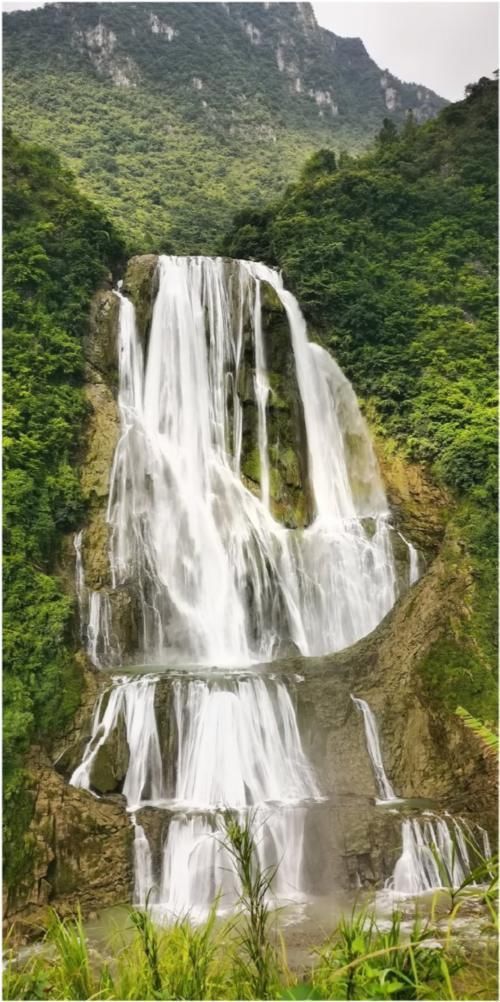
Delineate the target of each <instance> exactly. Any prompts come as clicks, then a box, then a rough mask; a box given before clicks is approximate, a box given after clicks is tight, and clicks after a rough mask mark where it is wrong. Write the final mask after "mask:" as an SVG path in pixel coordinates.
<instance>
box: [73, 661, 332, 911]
mask: <svg viewBox="0 0 500 1002" xmlns="http://www.w3.org/2000/svg"><path fill="white" fill-rule="evenodd" d="M157 685H158V681H157V678H156V677H151V676H145V677H142V678H139V679H137V678H134V679H131V680H130V679H128V680H127V679H126V678H121V679H117V680H116V682H115V685H114V686H113V688H112V689H110V690H107V691H106V692H105V693H103V694H102V696H101V697H100V700H99V701H98V703H97V705H96V709H95V712H94V717H93V721H92V734H91V737H90V740H89V741H88V743H87V746H86V749H85V751H84V754H83V759H82V762H81V764H80V765H79V766H78V768H77V769H76V770H75V772H74V773H73V775H72V777H71V783H72V784H73V785H74V786H78V787H80V788H83V789H88V790H92V778H93V769H94V768H95V766H96V763H97V756H98V754H99V750H100V749H101V748H102V747H103V746H104V745H105V744H106V742H107V741H108V740H109V739H110V738H111V737H112V736H113V734H114V733H116V731H117V729H118V728H119V727H120V726H123V728H124V730H125V737H126V743H127V746H128V749H129V758H128V767H127V770H126V774H125V777H124V781H123V794H124V796H125V797H126V799H127V805H128V809H129V810H130V811H131V812H133V818H134V824H135V843H134V854H135V874H136V878H135V898H136V900H137V902H138V903H143V902H144V901H145V900H146V897H147V895H148V893H149V892H150V891H152V895H151V899H150V900H151V902H152V904H155V905H157V906H159V911H161V912H163V913H165V914H167V915H179V914H182V915H183V914H187V913H189V914H190V915H191V916H192V917H202V916H203V915H204V914H206V913H207V911H208V909H209V908H210V905H211V904H212V902H213V900H214V898H215V894H216V892H217V890H218V889H220V888H221V887H222V889H223V890H224V889H225V892H226V895H228V894H229V903H234V900H235V896H236V893H237V891H236V884H235V879H234V876H232V877H231V880H230V881H229V884H228V881H227V880H226V877H225V872H226V870H228V869H229V871H231V869H232V868H231V865H230V863H231V860H230V856H229V854H228V852H227V850H225V849H224V848H223V847H222V846H221V845H220V842H219V841H218V839H217V838H216V837H215V834H214V832H216V830H217V813H218V812H221V811H224V810H226V809H231V810H232V811H235V812H236V813H237V815H238V817H239V818H240V820H242V821H244V819H245V817H246V816H247V815H248V814H249V813H251V814H252V817H253V818H254V822H255V827H256V829H257V831H258V833H259V834H258V838H257V849H258V854H259V858H260V861H261V864H262V866H263V867H267V866H271V865H274V864H276V863H277V862H279V863H280V867H279V871H278V874H277V880H276V884H275V891H276V893H277V894H278V895H279V896H280V897H286V898H287V899H300V897H301V861H302V844H303V838H304V816H305V811H304V808H305V805H306V804H307V802H308V801H311V800H317V799H319V797H320V792H319V789H318V785H317V782H316V779H315V776H314V774H313V771H312V769H311V767H310V765H309V763H308V761H307V759H306V757H305V755H304V752H303V750H302V744H301V740H300V735H299V732H298V727H297V721H296V718H295V711H294V707H293V703H292V700H291V698H290V694H289V692H288V690H287V688H286V686H285V684H284V683H283V682H281V681H277V680H272V681H269V680H267V681H264V679H262V678H254V677H248V678H239V679H237V680H232V679H231V678H226V679H223V678H221V679H218V680H217V681H214V680H210V681H205V680H201V679H190V678H187V679H176V680H175V681H174V682H173V685H172V689H173V704H172V710H171V714H170V717H171V719H170V720H169V727H168V731H169V737H170V738H171V736H172V734H173V735H174V738H175V740H174V743H173V746H174V747H176V748H177V755H176V767H175V771H174V779H173V780H172V779H170V777H169V776H168V775H167V773H166V770H165V769H164V768H163V761H164V759H165V752H166V750H167V746H168V747H170V748H171V747H172V742H171V740H170V741H169V740H168V738H167V740H166V745H165V738H164V739H163V742H162V737H161V734H160V729H159V726H158V717H157V710H156V709H155V697H156V692H157ZM148 806H153V807H156V808H158V807H161V808H163V809H167V810H168V811H170V812H172V815H173V817H172V820H171V821H170V827H169V834H168V838H167V840H166V842H165V845H164V847H163V854H162V862H161V867H160V873H159V874H157V876H156V879H155V877H154V874H153V866H152V859H151V852H150V849H149V845H148V840H147V836H146V834H145V831H144V828H143V827H142V826H141V825H140V824H139V823H138V822H137V820H136V818H135V814H136V812H137V811H139V810H140V809H141V808H143V807H148ZM203 888H205V890H203ZM222 906H223V907H227V906H228V899H227V897H226V900H224V899H223V900H222Z"/></svg>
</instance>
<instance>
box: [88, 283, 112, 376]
mask: <svg viewBox="0 0 500 1002" xmlns="http://www.w3.org/2000/svg"><path fill="white" fill-rule="evenodd" d="M119 312H120V303H119V299H118V297H117V296H116V295H115V293H114V292H112V291H111V290H100V291H99V292H97V293H96V295H95V296H94V297H93V299H92V302H91V305H90V318H89V329H88V334H87V335H86V336H85V338H84V341H83V350H84V355H85V359H86V361H87V363H88V366H89V367H90V378H91V379H92V371H93V370H95V371H96V372H97V373H98V374H99V375H101V376H102V377H103V379H104V380H105V381H106V382H107V383H108V384H109V385H110V386H113V387H115V386H117V384H118V317H119Z"/></svg>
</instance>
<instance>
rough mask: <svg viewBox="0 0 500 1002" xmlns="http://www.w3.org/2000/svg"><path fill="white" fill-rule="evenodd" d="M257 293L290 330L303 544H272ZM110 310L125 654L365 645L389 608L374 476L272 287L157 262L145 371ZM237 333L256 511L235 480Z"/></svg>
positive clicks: (193, 264) (224, 268) (383, 520)
mask: <svg viewBox="0 0 500 1002" xmlns="http://www.w3.org/2000/svg"><path fill="white" fill-rule="evenodd" d="M263 284H266V285H267V286H270V287H271V288H272V289H273V290H274V292H275V293H276V295H277V296H278V298H279V300H280V301H281V303H282V305H283V307H284V309H285V312H286V315H287V317H288V321H289V325H290V337H291V349H292V352H293V357H294V360H295V369H296V375H297V383H298V389H299V394H300V401H301V405H302V410H303V416H304V425H305V431H306V437H307V462H308V482H309V487H310V492H311V496H312V502H313V507H314V517H313V519H312V522H311V524H310V525H309V526H308V527H307V528H306V529H305V530H304V531H297V530H290V529H286V528H284V526H283V525H281V524H280V523H279V522H278V521H276V520H275V518H273V516H272V513H271V511H270V507H271V505H270V490H271V487H270V485H271V481H272V471H271V469H270V454H269V431H268V420H269V415H268V410H269V402H270V399H271V396H272V395H271V391H270V385H269V377H268V374H267V368H266V349H265V344H264V333H263V327H262V308H261V287H262V286H263ZM116 295H117V296H118V297H119V300H120V324H119V370H120V371H119V380H120V385H119V399H118V403H119V409H120V415H121V436H120V440H119V443H118V446H117V448H116V452H115V456H114V461H113V466H112V471H111V484H110V495H109V507H108V516H107V517H108V522H109V525H110V530H111V544H110V570H111V579H112V583H113V588H115V589H116V588H121V587H124V588H128V589H130V590H131V591H132V592H133V595H134V601H135V602H136V603H137V605H138V621H139V629H140V637H139V638H138V645H137V656H138V657H139V658H140V659H141V660H142V661H145V662H150V663H157V664H166V663H179V662H184V663H186V662H187V663H193V664H208V665H213V664H216V665H219V666H221V665H231V666H234V665H241V666H243V665H248V664H251V663H255V662H259V661H260V662H266V661H269V660H270V659H272V658H274V657H276V656H277V655H278V654H279V653H280V651H281V650H283V648H284V647H285V648H286V645H287V644H288V646H290V644H292V645H294V647H295V648H296V649H298V650H299V651H300V653H301V654H303V655H306V656H307V655H316V654H325V653H327V652H329V651H333V650H340V649H342V648H344V647H346V646H349V645H350V644H352V643H354V642H355V641H356V640H358V639H359V638H360V637H362V636H364V635H366V634H367V633H369V632H371V630H373V629H374V628H375V626H376V625H377V623H378V622H380V620H381V619H382V618H383V616H384V615H385V614H386V613H387V612H388V611H389V609H390V608H391V607H392V605H393V604H394V601H395V599H396V597H397V594H398V585H397V580H396V572H395V564H394V558H393V552H392V541H391V533H392V530H391V527H390V525H389V515H388V507H387V502H386V498H385V494H384V490H383V487H382V483H381V480H380V475H379V472H378V466H377V462H376V459H375V455H374V452H373V448H372V445H371V442H370V438H369V434H368V431H367V428H366V425H365V422H364V420H363V418H362V416H361V414H360V411H359V407H358V404H357V400H356V397H355V394H354V392H353V390H352V387H351V386H350V384H349V382H348V380H347V379H346V378H345V376H344V375H343V374H342V372H341V370H340V369H339V367H338V366H337V364H336V363H335V361H334V360H333V359H332V358H331V357H330V355H329V354H328V353H327V352H326V351H325V350H324V349H322V348H321V347H319V345H316V344H311V343H310V342H309V341H308V340H307V333H306V327H305V321H304V319H303V317H302V314H301V312H300V309H299V307H298V304H297V302H296V300H295V299H294V297H293V296H292V295H291V294H290V293H289V292H287V291H286V290H285V289H284V288H283V284H282V281H281V279H280V277H279V276H278V274H277V273H276V272H274V271H273V270H272V269H270V268H267V267H265V266H263V265H260V264H256V263H253V262H243V261H242V262H232V263H231V262H226V261H223V260H222V259H210V258H176V257H161V258H160V259H159V290H158V294H157V297H156V301H155V304H154V311H153V318H152V325H151V333H150V337H149V343H148V350H147V355H146V357H144V352H143V349H142V346H141V342H140V339H139V337H138V333H137V330H136V324H135V313H134V308H133V306H132V304H131V303H130V302H129V301H128V300H127V299H126V298H125V297H124V296H123V295H122V294H121V293H120V292H117V293H116ZM249 332H250V334H251V337H252V339H253V345H254V363H255V373H254V394H255V400H256V409H257V432H258V434H257V438H258V443H257V446H258V455H259V466H260V495H261V496H260V498H259V497H256V496H255V494H254V493H252V492H251V491H250V490H249V489H248V487H247V486H246V483H245V482H244V479H243V478H242V475H241V451H242V440H243V431H244V423H245V413H244V408H243V407H242V401H241V398H240V393H241V387H240V382H241V371H242V358H243V346H244V341H245V337H248V336H249ZM79 545H80V547H81V540H80V544H79ZM96 594H98V595H100V593H96ZM89 608H90V613H91V614H92V622H91V623H90V624H89V625H90V636H89V642H88V650H89V655H90V656H91V658H92V660H93V661H94V663H95V664H98V665H101V664H106V661H107V658H108V661H109V663H112V664H113V663H114V664H116V663H117V659H116V655H115V654H114V652H113V651H112V650H111V649H110V640H109V637H111V636H112V634H113V624H112V609H110V608H109V605H107V604H106V600H105V599H104V598H103V599H102V600H101V598H99V599H94V600H93V604H92V603H90V606H89Z"/></svg>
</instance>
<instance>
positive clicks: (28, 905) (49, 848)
mask: <svg viewBox="0 0 500 1002" xmlns="http://www.w3.org/2000/svg"><path fill="white" fill-rule="evenodd" d="M27 768H28V775H29V784H30V787H31V788H32V790H33V796H34V814H33V820H32V822H31V825H30V829H29V832H28V838H30V839H32V840H33V842H34V867H33V880H32V884H31V886H30V887H29V888H24V887H18V888H11V889H10V893H9V901H8V911H7V915H6V924H7V925H8V926H11V925H14V926H15V931H16V934H17V936H18V937H23V935H26V934H28V935H29V934H38V935H39V934H40V932H41V931H42V929H43V924H44V922H45V920H46V918H47V909H48V907H49V906H54V907H56V908H57V911H58V913H59V914H60V915H67V914H71V913H74V912H75V911H76V908H77V906H78V905H80V907H81V910H82V913H83V914H84V915H86V914H89V912H91V911H94V910H95V909H96V908H104V907H106V906H107V905H113V904H118V903H120V902H122V901H123V902H125V901H128V900H130V891H131V880H132V873H131V863H132V860H131V851H130V850H131V838H132V831H131V827H130V823H129V820H128V817H127V815H126V814H125V811H124V809H123V806H122V804H121V803H113V802H111V801H106V800H98V799H97V798H96V797H93V796H92V794H90V793H87V792H86V791H84V790H77V789H75V788H74V787H72V786H68V784H67V783H66V781H65V780H64V779H63V777H62V776H60V775H59V774H58V773H57V772H56V771H55V770H54V769H53V768H52V765H51V763H50V761H48V760H47V759H46V757H45V755H44V753H43V752H42V751H41V750H36V751H35V749H33V753H32V756H31V758H30V760H29V762H28V765H27Z"/></svg>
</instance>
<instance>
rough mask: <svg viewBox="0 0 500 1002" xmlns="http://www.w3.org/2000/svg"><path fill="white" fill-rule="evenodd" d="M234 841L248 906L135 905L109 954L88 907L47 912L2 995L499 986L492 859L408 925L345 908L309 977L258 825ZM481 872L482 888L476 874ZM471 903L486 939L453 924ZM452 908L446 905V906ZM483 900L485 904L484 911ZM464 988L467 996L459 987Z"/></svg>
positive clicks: (230, 995) (198, 994) (473, 992)
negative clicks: (37, 945) (295, 960)
mask: <svg viewBox="0 0 500 1002" xmlns="http://www.w3.org/2000/svg"><path fill="white" fill-rule="evenodd" d="M225 832H226V840H228V841H227V844H228V845H229V847H230V848H231V851H232V853H233V856H234V859H235V863H236V867H237V870H238V873H239V875H240V878H241V879H242V882H243V883H242V886H243V893H242V899H241V904H242V913H240V915H237V916H236V918H234V919H232V920H231V921H230V922H229V923H225V924H218V923H217V922H216V919H215V906H214V909H213V910H212V912H211V914H210V916H209V918H208V920H207V922H206V923H205V924H204V925H201V926H198V927H193V926H191V925H190V923H189V922H187V921H182V922H178V923H176V924H174V925H172V926H170V927H169V928H166V929H161V930H160V929H158V928H157V926H155V925H154V924H153V922H152V920H151V917H150V915H149V914H148V912H147V911H146V912H141V911H137V910H131V911H130V922H131V928H130V927H129V929H127V930H126V931H125V933H121V934H120V933H117V934H116V936H115V937H114V938H113V941H112V942H111V943H110V944H109V946H108V948H107V950H106V951H105V953H106V954H107V956H103V955H99V954H97V953H96V951H95V950H92V951H91V949H90V947H89V944H88V942H87V939H86V934H85V929H84V926H83V923H82V919H81V916H80V915H77V916H76V917H75V918H74V919H66V920H61V919H59V918H58V917H57V916H56V915H55V914H52V915H51V917H50V919H49V925H48V930H47V934H46V938H45V947H42V950H41V951H39V952H37V953H34V954H32V956H31V957H30V958H29V959H28V960H27V961H24V962H21V963H16V961H15V959H14V958H13V957H12V958H11V960H10V961H9V963H8V965H7V968H6V970H5V971H4V983H3V988H4V995H3V997H4V998H5V999H93V998H94V999H95V998H99V999H121V1000H124V999H143V1000H144V999H255V998H258V999H270V998H274V999H339V1000H344V999H365V1000H366V999H391V998H397V999H456V998H478V999H488V998H494V997H495V996H496V988H497V953H498V950H497V947H498V943H497V940H496V937H495V935H494V932H495V929H496V928H497V927H498V919H497V909H496V895H497V889H498V887H497V884H498V862H497V861H496V860H495V861H492V860H488V861H487V865H486V861H484V862H483V863H482V864H481V866H480V867H479V868H478V869H477V870H476V871H475V872H474V873H473V874H471V875H470V876H469V877H468V878H467V879H466V880H465V881H464V883H463V885H462V887H460V888H456V889H455V890H454V892H453V895H452V896H451V898H450V900H449V913H448V915H446V913H444V914H443V911H442V909H443V902H441V905H440V903H439V895H437V894H436V896H435V899H434V902H433V904H432V908H431V914H430V916H429V918H428V919H426V920H425V921H424V920H422V919H420V918H419V916H418V914H415V917H414V919H413V921H412V922H411V923H410V928H409V929H407V930H405V929H404V928H403V924H402V919H403V916H402V914H401V913H400V912H394V913H393V915H392V916H391V918H390V920H389V921H388V922H387V923H385V924H384V925H383V926H382V924H381V923H379V922H377V920H376V919H375V916H374V914H373V913H372V912H370V911H368V910H366V909H355V910H354V911H353V913H352V915H351V916H350V918H342V919H341V920H340V922H339V923H338V925H337V927H336V929H335V931H334V932H333V934H332V935H331V936H330V937H329V939H328V940H327V941H326V942H325V943H324V944H323V945H322V946H321V947H319V948H318V949H316V950H314V951H312V954H313V955H315V956H316V958H317V959H316V960H315V961H314V962H313V964H312V966H311V968H310V970H308V971H304V972H302V975H299V974H297V973H293V972H291V971H290V970H289V969H288V966H287V961H286V956H285V951H284V948H283V949H282V951H281V955H279V954H278V951H277V949H276V947H275V945H274V942H273V941H274V940H275V939H276V931H277V930H276V913H274V917H273V916H272V915H271V913H270V911H269V909H268V906H267V905H266V903H265V897H266V896H267V893H268V890H269V884H270V880H272V874H271V873H270V872H269V873H266V872H263V871H261V870H260V867H259V864H258V860H257V853H256V851H255V843H254V840H253V838H252V836H251V834H250V827H249V825H248V824H247V825H245V826H241V825H239V824H238V823H237V822H236V821H235V820H234V819H233V820H231V819H230V818H228V819H227V821H226V827H225ZM473 880H477V881H481V882H482V886H481V887H480V888H478V887H475V886H472V881H473ZM467 902H469V903H470V902H473V903H474V907H475V909H476V921H477V919H478V917H479V916H480V921H481V923H482V926H483V932H484V933H486V936H485V937H484V939H483V941H482V942H481V944H476V945H475V947H472V948H470V947H469V949H468V950H467V955H466V953H465V951H464V948H463V945H462V944H460V943H459V942H458V941H457V940H456V939H455V936H454V932H453V923H454V921H455V920H456V918H457V917H458V915H459V914H460V913H461V912H462V910H463V908H464V906H465V905H466V904H467ZM445 906H446V905H445ZM478 910H479V911H478ZM465 986H466V989H467V994H461V989H462V990H463V989H464V988H465Z"/></svg>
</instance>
